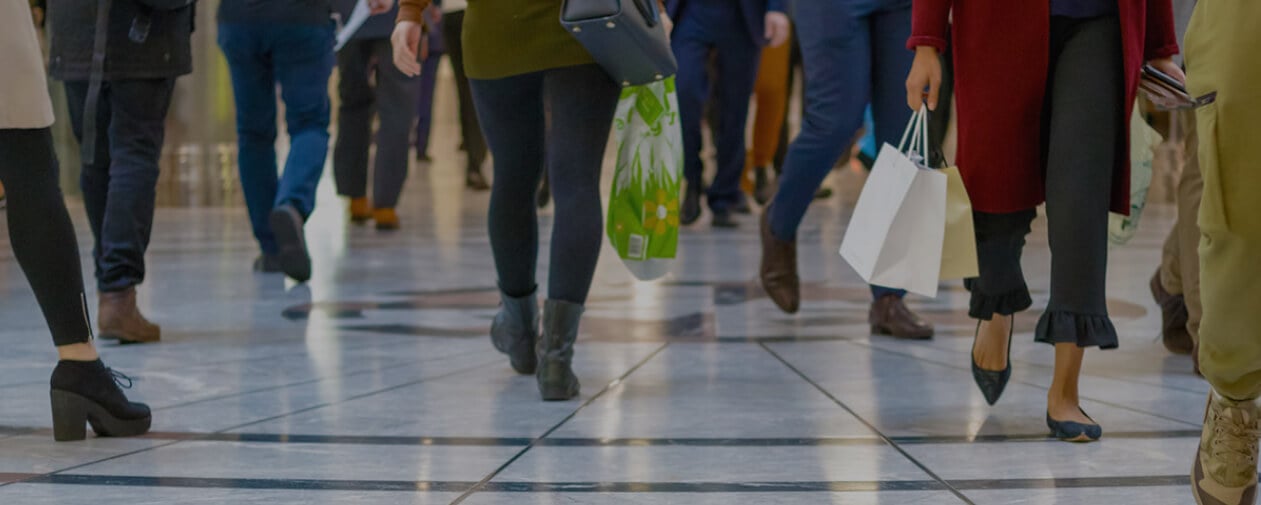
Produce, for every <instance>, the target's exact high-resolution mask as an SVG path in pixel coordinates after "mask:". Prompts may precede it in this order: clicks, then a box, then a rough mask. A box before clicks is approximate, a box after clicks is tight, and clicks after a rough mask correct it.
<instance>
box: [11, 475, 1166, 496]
mask: <svg viewBox="0 0 1261 505" xmlns="http://www.w3.org/2000/svg"><path fill="white" fill-rule="evenodd" d="M3 476H4V474H0V478H3ZM947 482H948V483H949V484H950V485H952V486H954V487H955V488H956V489H960V490H1012V489H1067V488H1105V487H1158V486H1186V485H1189V484H1190V477H1188V476H1185V475H1153V476H1137V477H1086V478H1069V479H980V480H950V481H947ZM25 483H28V484H60V485H91V486H128V487H174V488H218V489H288V490H293V489H303V490H313V491H432V492H463V491H467V490H469V489H471V488H472V487H473V486H475V485H477V483H476V482H465V481H406V480H328V479H246V478H204V477H150V476H130V475H83V474H50V475H43V476H38V477H34V478H30V479H29V480H26V481H25ZM945 489H946V486H944V485H942V483H940V482H937V481H934V480H890V481H801V482H489V483H486V484H484V485H483V486H482V487H481V488H480V489H478V492H505V493H558V492H565V493H767V492H776V493H804V492H859V491H942V490H945Z"/></svg>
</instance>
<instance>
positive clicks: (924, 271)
mask: <svg viewBox="0 0 1261 505" xmlns="http://www.w3.org/2000/svg"><path fill="white" fill-rule="evenodd" d="M927 116H928V113H927V109H921V110H920V111H919V112H917V113H916V114H915V115H914V116H912V117H911V123H910V124H909V125H907V129H906V133H904V134H903V135H902V141H901V142H900V143H899V144H898V147H893V146H891V145H888V144H885V145H884V146H883V147H881V149H880V155H879V156H878V157H877V158H876V165H875V166H874V167H873V168H872V170H871V175H870V176H868V178H867V184H866V186H864V187H863V192H862V195H861V196H860V197H859V198H858V206H857V207H855V208H854V215H853V218H852V219H851V220H850V224H849V228H848V229H847V230H846V231H845V238H844V240H843V241H842V242H841V257H843V258H845V261H847V262H848V263H849V264H850V266H852V267H854V269H855V270H857V271H858V274H859V275H860V276H862V278H863V280H865V281H867V282H868V283H869V284H875V285H878V286H886V287H890V288H898V289H905V290H907V291H910V292H912V293H915V294H919V295H924V296H928V297H935V296H937V286H938V284H939V282H940V278H941V269H942V244H943V242H944V240H945V233H946V232H945V230H946V214H945V209H946V191H947V184H948V178H947V176H946V174H944V173H941V172H939V171H936V170H932V169H929V168H927V167H925V166H924V165H923V163H924V162H925V160H927V159H928V156H927V151H928V126H927V123H928V122H927V119H926V118H927ZM908 137H911V139H910V144H909V145H907V138H908Z"/></svg>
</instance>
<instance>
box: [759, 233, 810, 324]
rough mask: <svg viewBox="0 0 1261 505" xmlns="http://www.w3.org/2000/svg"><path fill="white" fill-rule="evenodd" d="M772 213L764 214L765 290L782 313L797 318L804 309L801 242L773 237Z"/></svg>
mask: <svg viewBox="0 0 1261 505" xmlns="http://www.w3.org/2000/svg"><path fill="white" fill-rule="evenodd" d="M769 216H770V209H767V210H766V211H764V212H762V267H761V272H760V274H761V279H762V289H765V290H766V294H767V295H768V296H770V297H771V301H773V302H775V305H777V306H779V308H780V310H783V311H784V312H787V313H789V314H796V313H797V309H799V308H800V307H801V279H800V278H799V277H798V276H797V242H795V241H788V240H780V239H778V238H775V235H773V234H771V224H770V221H769V219H770V217H769Z"/></svg>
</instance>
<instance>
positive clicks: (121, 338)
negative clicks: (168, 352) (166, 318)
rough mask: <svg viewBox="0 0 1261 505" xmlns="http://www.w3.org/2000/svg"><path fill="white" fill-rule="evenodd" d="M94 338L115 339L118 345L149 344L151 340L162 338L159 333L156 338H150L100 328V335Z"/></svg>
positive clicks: (155, 340) (157, 340)
mask: <svg viewBox="0 0 1261 505" xmlns="http://www.w3.org/2000/svg"><path fill="white" fill-rule="evenodd" d="M96 338H97V340H115V341H117V342H118V345H133V344H151V343H153V342H159V341H161V340H162V336H161V335H158V336H157V337H156V338H152V339H145V338H132V337H129V336H126V335H124V334H122V333H118V332H112V331H105V330H101V331H100V335H97V336H96Z"/></svg>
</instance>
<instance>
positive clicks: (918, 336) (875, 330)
mask: <svg viewBox="0 0 1261 505" xmlns="http://www.w3.org/2000/svg"><path fill="white" fill-rule="evenodd" d="M871 334H872V335H883V336H886V337H893V338H900V339H903V340H932V339H933V333H915V334H911V335H898V334H897V333H894V332H893V330H890V329H889V328H887V327H884V326H879V325H872V326H871Z"/></svg>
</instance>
